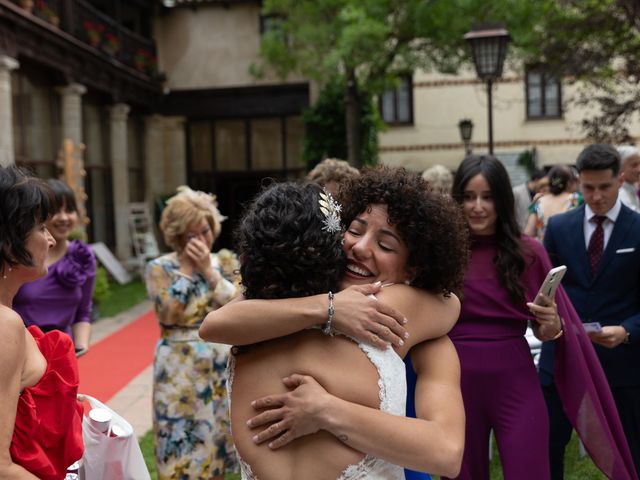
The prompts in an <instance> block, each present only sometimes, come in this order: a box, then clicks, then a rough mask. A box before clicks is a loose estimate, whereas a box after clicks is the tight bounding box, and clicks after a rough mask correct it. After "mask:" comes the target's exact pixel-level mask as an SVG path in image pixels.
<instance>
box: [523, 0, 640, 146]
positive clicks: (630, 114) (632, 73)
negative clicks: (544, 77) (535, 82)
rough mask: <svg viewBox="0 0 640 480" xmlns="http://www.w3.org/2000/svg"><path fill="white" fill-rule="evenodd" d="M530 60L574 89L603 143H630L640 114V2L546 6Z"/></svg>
mask: <svg viewBox="0 0 640 480" xmlns="http://www.w3.org/2000/svg"><path fill="white" fill-rule="evenodd" d="M544 4H545V15H544V16H542V17H540V18H539V20H538V22H537V23H536V24H535V25H534V26H535V28H533V29H532V32H531V40H532V41H531V42H530V43H529V44H526V45H525V48H524V50H523V52H524V58H525V59H526V60H527V61H530V62H539V63H542V64H544V65H546V66H547V68H548V69H549V70H550V71H552V72H554V73H555V74H556V75H557V76H559V77H563V78H565V79H566V80H568V81H569V82H572V83H574V84H575V85H576V86H577V87H578V88H577V94H576V96H575V98H574V99H573V100H572V103H573V104H575V105H579V106H583V107H587V110H588V111H590V113H589V116H588V117H587V118H584V119H583V120H582V121H581V123H582V127H583V129H584V130H585V132H586V134H587V136H588V137H590V138H591V139H592V140H595V141H601V142H624V141H629V140H630V135H629V130H628V125H629V123H630V122H631V120H632V119H633V118H634V116H635V114H636V111H637V110H638V108H640V89H638V86H637V84H638V81H639V80H640V3H638V2H637V0H553V1H551V0H544Z"/></svg>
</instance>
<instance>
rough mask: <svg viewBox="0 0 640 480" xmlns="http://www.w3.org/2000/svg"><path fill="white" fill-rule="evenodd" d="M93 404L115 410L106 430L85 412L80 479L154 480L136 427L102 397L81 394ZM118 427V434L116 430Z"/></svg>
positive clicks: (80, 397) (81, 396)
mask: <svg viewBox="0 0 640 480" xmlns="http://www.w3.org/2000/svg"><path fill="white" fill-rule="evenodd" d="M78 398H79V399H80V400H83V399H84V400H86V401H87V402H89V405H91V408H104V409H106V410H108V411H109V412H111V415H112V419H111V426H110V428H109V431H108V432H106V433H103V432H101V431H99V430H97V429H96V428H95V427H94V426H93V425H92V424H91V422H90V421H89V419H88V417H87V416H85V417H84V418H83V419H82V439H83V440H84V454H83V456H82V462H81V465H80V469H79V471H78V478H79V479H80V480H98V479H101V480H150V478H151V477H150V476H149V471H148V470H147V466H146V464H145V462H144V457H143V456H142V451H141V450H140V446H139V445H138V439H137V438H136V436H135V435H134V433H133V427H132V426H131V424H130V423H129V422H127V421H126V420H125V419H124V418H122V417H121V416H120V415H118V414H117V413H116V412H114V411H113V410H112V409H111V408H109V407H108V406H106V405H105V404H104V403H102V402H101V401H100V400H97V399H95V398H93V397H90V396H89V395H79V396H78ZM114 427H115V430H116V431H117V433H118V436H114V435H113V434H112V430H114Z"/></svg>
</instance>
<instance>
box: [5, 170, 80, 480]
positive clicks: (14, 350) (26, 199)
mask: <svg viewBox="0 0 640 480" xmlns="http://www.w3.org/2000/svg"><path fill="white" fill-rule="evenodd" d="M51 200H52V199H51V192H50V191H49V189H48V188H47V186H46V184H44V183H43V182H42V181H40V180H39V179H36V178H34V177H30V176H29V175H27V174H26V173H24V172H23V171H21V170H20V169H18V168H16V167H7V168H2V167H0V386H1V387H0V477H2V478H20V479H25V480H26V479H33V480H36V479H41V480H59V479H61V478H64V476H65V473H66V471H67V467H68V466H69V465H71V464H72V463H74V462H75V461H77V460H78V459H80V457H82V452H83V443H82V405H81V404H80V403H79V402H78V401H77V399H76V395H77V393H78V364H77V361H76V358H75V354H74V351H73V343H72V342H71V339H70V338H69V337H68V336H67V335H65V334H64V333H62V332H59V331H54V332H49V333H43V332H42V331H41V330H40V329H39V328H38V327H36V326H32V327H29V328H28V329H27V328H25V326H24V323H23V321H22V318H20V315H18V313H16V312H15V310H13V309H12V304H13V299H14V297H15V294H16V292H17V291H18V289H19V288H20V287H21V286H22V285H24V284H25V283H27V282H31V281H33V280H36V279H38V278H41V277H43V276H44V275H46V273H47V262H46V260H47V253H48V252H49V251H50V250H51V248H52V247H54V246H55V244H56V242H55V240H54V238H53V237H52V236H51V234H50V233H49V231H48V230H47V226H46V221H47V219H48V217H49V214H50V212H51Z"/></svg>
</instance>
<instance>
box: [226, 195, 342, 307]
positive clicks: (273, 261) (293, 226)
mask: <svg viewBox="0 0 640 480" xmlns="http://www.w3.org/2000/svg"><path fill="white" fill-rule="evenodd" d="M320 192H322V188H321V187H319V186H318V185H315V184H311V183H279V184H272V185H271V186H268V187H266V188H265V189H264V190H263V191H262V192H261V193H260V194H258V196H257V197H256V198H255V199H254V200H253V202H252V203H251V204H250V205H249V207H248V208H247V210H246V213H245V215H244V217H243V218H242V220H241V221H240V224H239V225H238V228H237V230H236V232H235V238H236V245H237V248H238V252H239V254H240V263H241V266H240V273H241V274H242V284H243V286H244V289H245V290H244V295H245V297H246V298H267V299H268V298H290V297H304V296H309V295H315V294H318V293H322V292H328V291H330V290H331V291H336V290H337V289H338V284H339V282H340V279H341V277H342V274H343V272H344V268H345V263H346V262H345V255H344V253H343V251H342V244H341V241H340V240H341V231H340V230H338V231H336V232H331V233H330V232H327V231H325V230H323V226H324V223H323V220H324V218H325V217H324V214H323V213H322V212H321V211H320V204H319V203H318V200H319V198H320V197H319V194H320Z"/></svg>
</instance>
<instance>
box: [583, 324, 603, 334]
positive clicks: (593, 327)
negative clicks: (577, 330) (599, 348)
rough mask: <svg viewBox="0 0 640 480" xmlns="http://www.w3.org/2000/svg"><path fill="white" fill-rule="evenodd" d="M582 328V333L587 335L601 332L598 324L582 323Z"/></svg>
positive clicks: (600, 326)
mask: <svg viewBox="0 0 640 480" xmlns="http://www.w3.org/2000/svg"><path fill="white" fill-rule="evenodd" d="M582 326H583V327H584V331H585V332H587V333H591V332H595V333H600V332H601V331H602V325H600V322H587V323H583V324H582Z"/></svg>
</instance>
